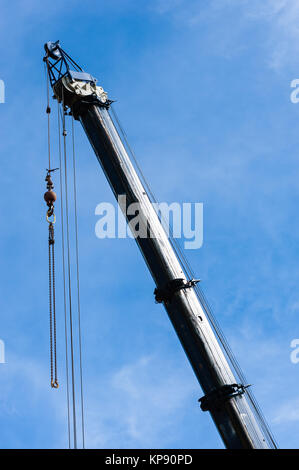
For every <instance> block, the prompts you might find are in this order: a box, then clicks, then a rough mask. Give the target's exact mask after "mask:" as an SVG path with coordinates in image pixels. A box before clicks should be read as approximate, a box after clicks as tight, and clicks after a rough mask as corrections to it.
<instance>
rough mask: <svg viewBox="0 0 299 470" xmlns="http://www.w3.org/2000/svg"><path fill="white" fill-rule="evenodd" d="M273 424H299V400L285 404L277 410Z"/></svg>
mask: <svg viewBox="0 0 299 470" xmlns="http://www.w3.org/2000/svg"><path fill="white" fill-rule="evenodd" d="M273 422H274V423H276V424H281V423H289V422H299V398H295V399H294V400H290V401H288V402H287V403H283V404H282V405H281V407H280V408H279V409H278V410H277V413H276V415H275V417H274V418H273Z"/></svg>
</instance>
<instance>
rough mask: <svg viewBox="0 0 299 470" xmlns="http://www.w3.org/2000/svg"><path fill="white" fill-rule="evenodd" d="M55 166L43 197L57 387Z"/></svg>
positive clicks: (53, 382) (53, 375)
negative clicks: (47, 230)
mask: <svg viewBox="0 0 299 470" xmlns="http://www.w3.org/2000/svg"><path fill="white" fill-rule="evenodd" d="M55 170H57V168H55V169H53V170H51V169H49V170H48V171H47V176H46V179H45V181H46V182H47V192H46V193H45V195H44V199H45V201H46V203H47V206H48V210H47V222H48V223H49V239H48V241H49V314H50V373H51V387H52V388H58V386H59V385H58V378H57V350H56V344H57V341H56V295H55V252H54V246H55V237H54V224H55V221H56V217H55V213H54V202H55V201H56V194H55V192H54V191H53V188H54V185H53V182H52V179H51V172H52V171H55Z"/></svg>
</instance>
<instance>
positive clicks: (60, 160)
mask: <svg viewBox="0 0 299 470" xmlns="http://www.w3.org/2000/svg"><path fill="white" fill-rule="evenodd" d="M57 111H58V112H57V118H58V123H57V125H58V152H59V167H60V174H59V176H60V211H61V242H62V244H61V249H62V274H63V301H64V337H65V371H66V396H67V425H68V446H69V449H70V448H71V423H70V391H69V366H68V364H69V359H68V333H67V309H66V304H67V302H66V282H65V277H66V276H65V249H64V206H63V183H62V152H61V134H60V133H61V124H60V105H59V103H58V102H57Z"/></svg>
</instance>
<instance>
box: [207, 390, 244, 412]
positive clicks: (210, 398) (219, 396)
mask: <svg viewBox="0 0 299 470" xmlns="http://www.w3.org/2000/svg"><path fill="white" fill-rule="evenodd" d="M248 387H250V385H242V384H227V385H223V386H222V387H219V388H217V389H215V390H213V391H212V392H210V393H208V394H207V395H205V396H203V397H201V398H200V399H199V400H198V401H199V403H200V407H201V409H202V411H211V410H212V409H214V408H218V407H219V406H221V405H222V404H223V403H224V402H225V401H227V400H229V399H230V398H233V397H236V396H239V395H243V393H245V389H246V388H248Z"/></svg>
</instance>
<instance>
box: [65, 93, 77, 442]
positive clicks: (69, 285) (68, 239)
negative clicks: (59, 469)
mask: <svg viewBox="0 0 299 470" xmlns="http://www.w3.org/2000/svg"><path fill="white" fill-rule="evenodd" d="M62 135H63V157H64V184H65V210H66V239H67V271H68V294H69V324H70V348H71V372H72V374H71V376H72V405H73V433H74V448H75V449H77V423H76V394H75V367H74V344H73V315H72V292H71V260H70V235H69V207H68V183H67V148H66V127H65V105H64V93H63V87H62Z"/></svg>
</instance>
